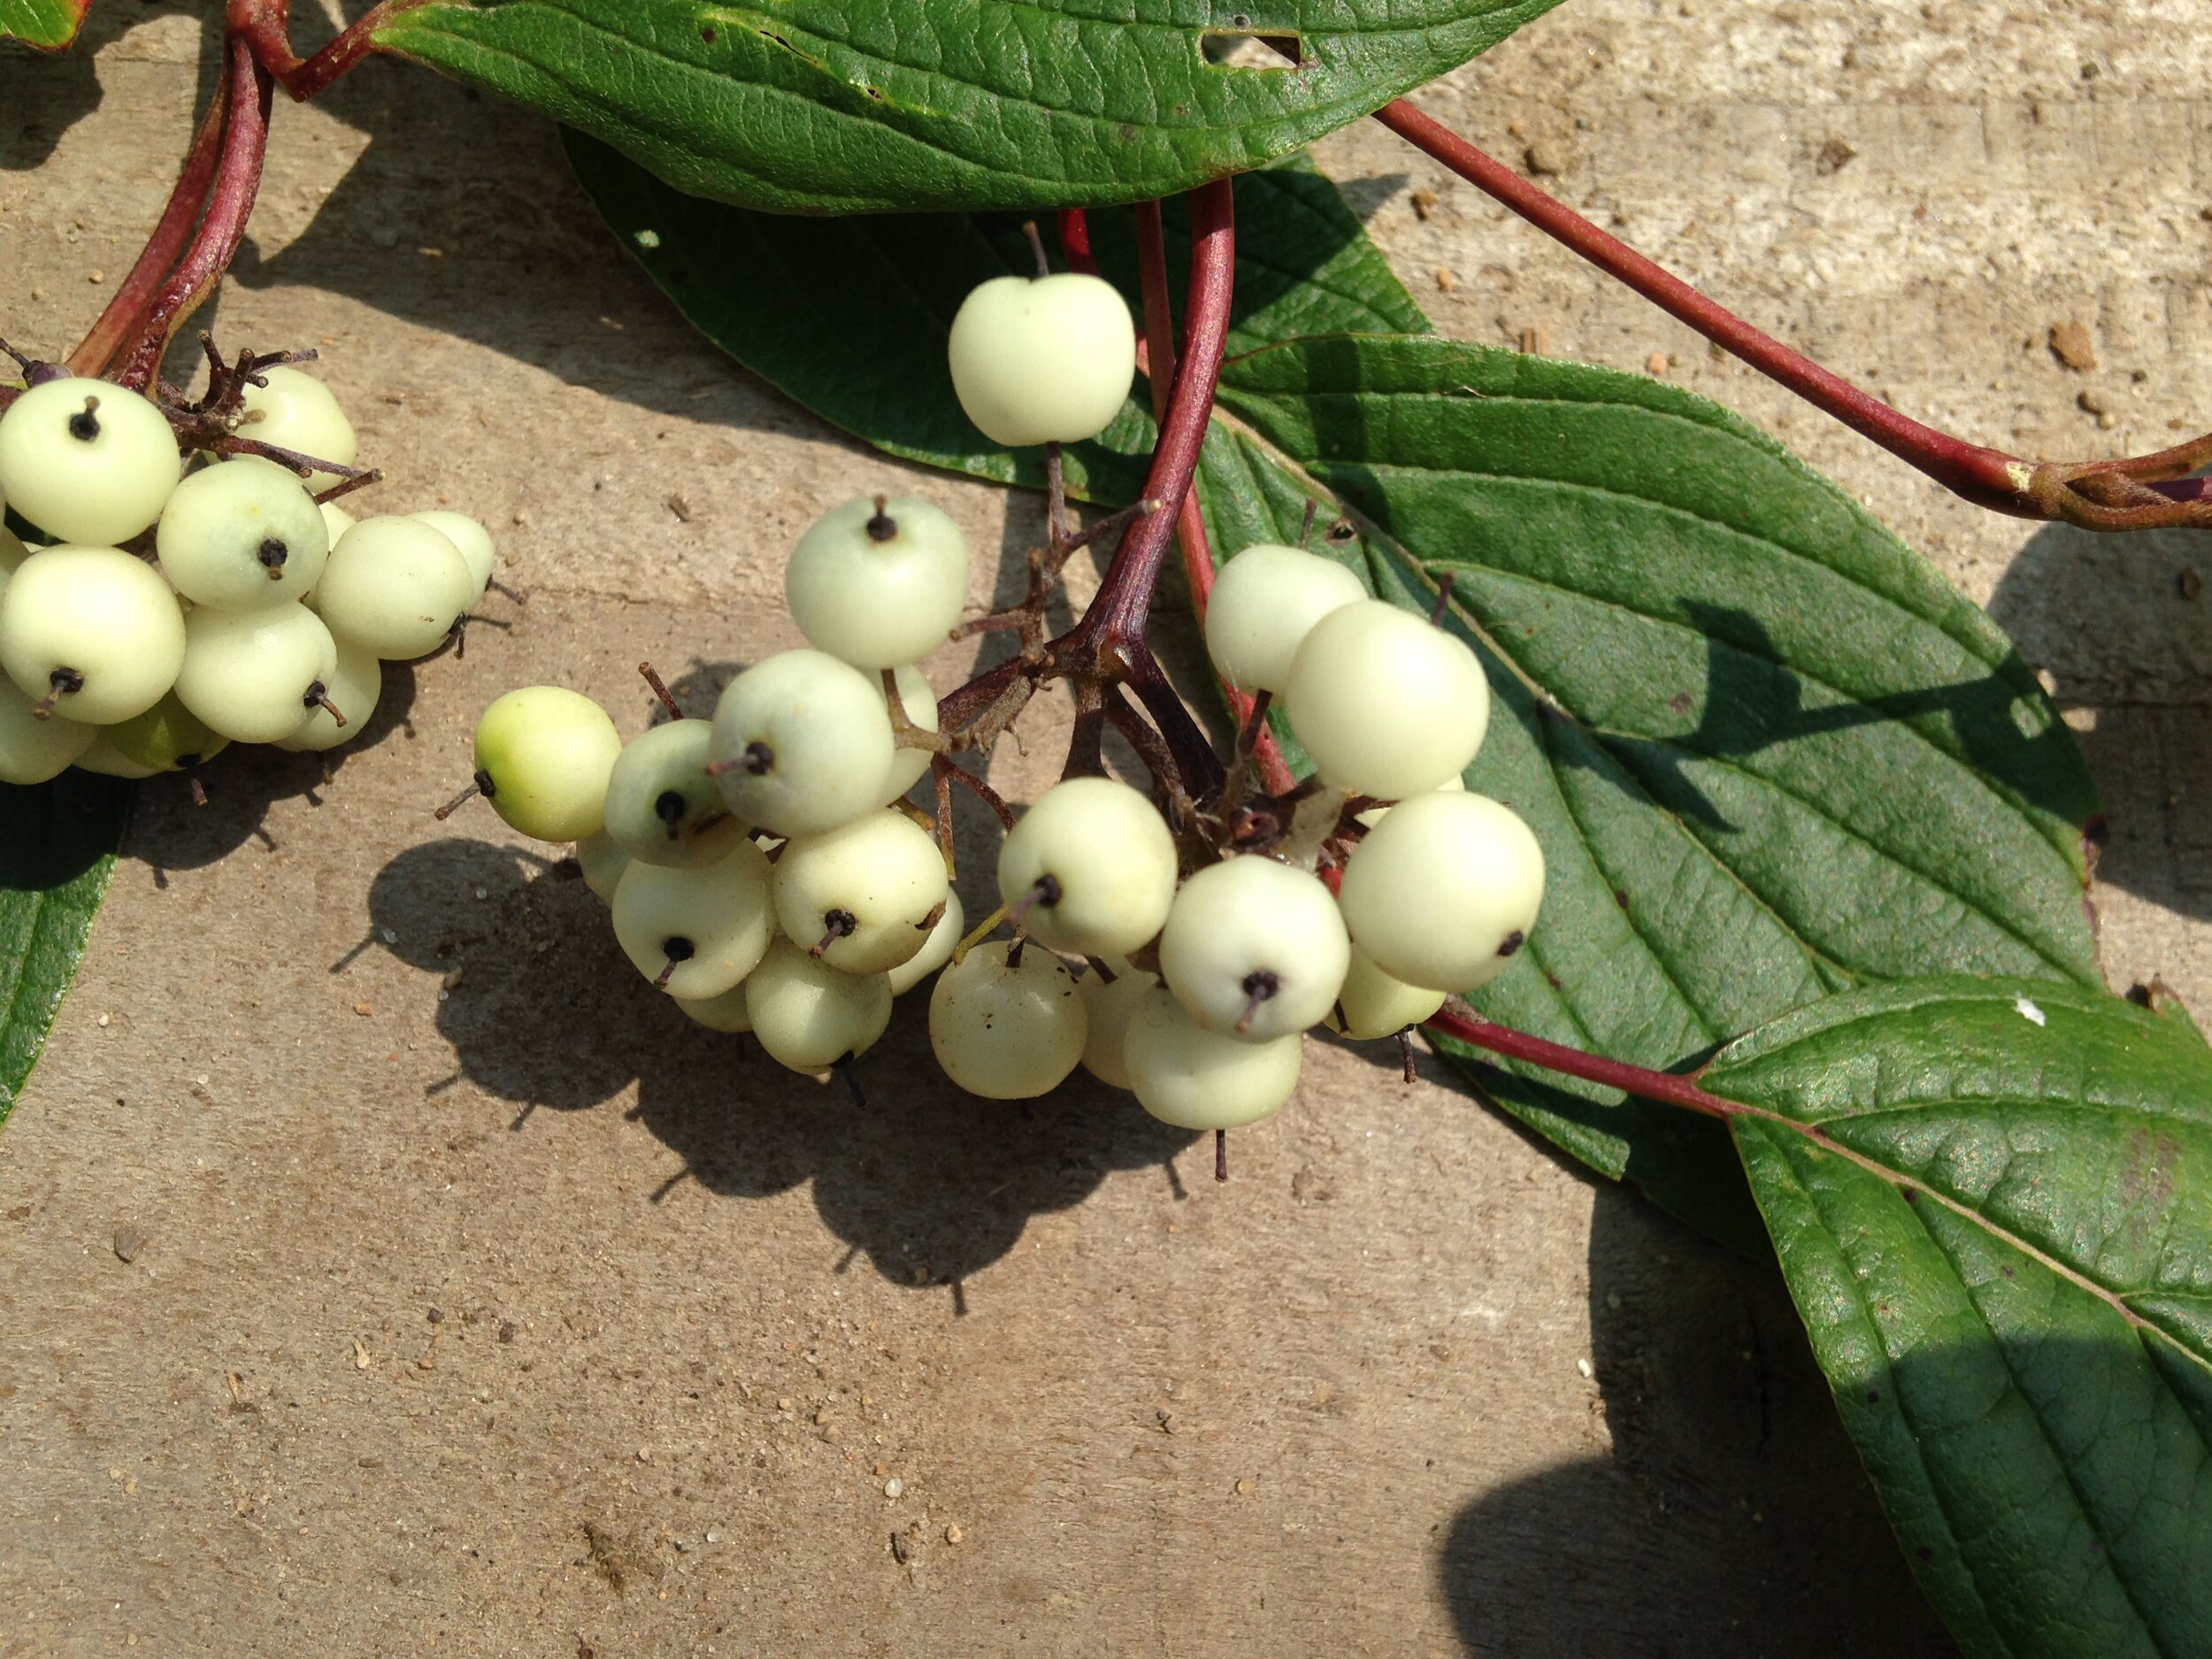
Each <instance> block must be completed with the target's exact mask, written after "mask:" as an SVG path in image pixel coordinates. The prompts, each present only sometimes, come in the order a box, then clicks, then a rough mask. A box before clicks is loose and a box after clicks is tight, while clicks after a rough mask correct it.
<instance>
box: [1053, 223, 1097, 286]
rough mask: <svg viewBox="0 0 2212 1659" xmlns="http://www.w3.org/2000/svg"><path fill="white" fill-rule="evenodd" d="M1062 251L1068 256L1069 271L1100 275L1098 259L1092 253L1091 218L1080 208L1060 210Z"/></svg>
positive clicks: (1086, 274)
mask: <svg viewBox="0 0 2212 1659" xmlns="http://www.w3.org/2000/svg"><path fill="white" fill-rule="evenodd" d="M1060 251H1061V252H1062V253H1064V254H1065V255H1066V256H1067V260H1068V269H1069V270H1071V271H1076V272H1079V273H1082V274H1083V275H1085V276H1096V275H1097V274H1098V257H1097V256H1096V255H1094V253H1092V252H1091V221H1090V216H1089V215H1088V214H1087V213H1085V212H1084V211H1083V210H1082V209H1081V208H1079V207H1064V208H1062V209H1061V210H1060Z"/></svg>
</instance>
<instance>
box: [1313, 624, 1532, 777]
mask: <svg viewBox="0 0 2212 1659" xmlns="http://www.w3.org/2000/svg"><path fill="white" fill-rule="evenodd" d="M1283 703H1284V707H1285V709H1286V710H1287V711H1288V713H1289V715H1290V724H1291V727H1292V729H1293V730H1294V731H1295V732H1296V733H1297V734H1298V741H1300V742H1302V743H1303V744H1304V745H1305V748H1306V752H1307V753H1308V754H1309V755H1311V756H1312V757H1313V760H1314V764H1315V765H1317V767H1319V768H1320V771H1321V775H1322V777H1323V778H1324V779H1325V780H1326V781H1327V782H1329V783H1330V784H1333V786H1335V787H1337V788H1339V789H1343V790H1346V791H1348V792H1349V793H1351V794H1354V795H1375V796H1378V797H1379V798H1380V799H1382V800H1385V801H1399V800H1402V799H1404V798H1405V797H1406V796H1408V795H1425V794H1427V793H1428V792H1429V791H1430V790H1432V789H1434V788H1436V787H1439V786H1440V785H1441V784H1442V783H1444V781H1445V780H1447V779H1448V778H1450V777H1452V776H1453V775H1454V774H1455V773H1457V772H1464V771H1466V770H1467V766H1468V763H1469V762H1471V761H1472V760H1473V759H1474V757H1475V751H1476V750H1477V749H1480V748H1481V747H1482V740H1483V734H1484V733H1486V731H1487V730H1488V729H1489V726H1490V684H1489V681H1488V680H1486V679H1485V678H1484V677H1483V672H1482V664H1480V663H1479V662H1478V661H1477V660H1476V658H1475V654H1474V653H1473V652H1472V651H1471V650H1469V649H1467V647H1466V646H1465V645H1464V644H1463V643H1462V642H1461V641H1458V640H1456V639H1455V638H1453V637H1452V635H1450V634H1447V633H1445V632H1444V630H1443V629H1441V628H1438V627H1433V626H1431V625H1430V624H1429V622H1428V621H1427V619H1426V618H1422V617H1417V616H1415V615H1414V614H1413V613H1412V612H1411V611H1401V610H1399V609H1398V607H1397V606H1395V605H1393V604H1390V603H1386V602H1385V601H1383V600H1380V599H1365V600H1362V601H1361V602H1360V603H1357V604H1351V605H1345V606H1343V607H1341V608H1340V609H1339V610H1335V611H1331V612H1329V614H1328V615H1326V616H1325V617H1323V618H1321V619H1320V620H1319V621H1318V622H1317V623H1315V624H1314V626H1313V627H1312V630H1311V631H1310V633H1308V634H1307V635H1306V637H1305V640H1304V641H1303V642H1302V644H1300V646H1299V647H1298V654H1297V655H1296V656H1295V657H1293V658H1292V659H1291V669H1290V679H1289V681H1288V683H1287V684H1286V686H1285V687H1284V688H1283Z"/></svg>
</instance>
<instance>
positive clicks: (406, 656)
mask: <svg viewBox="0 0 2212 1659" xmlns="http://www.w3.org/2000/svg"><path fill="white" fill-rule="evenodd" d="M474 603H476V583H475V580H474V579H473V578H472V577H471V576H470V574H469V567H468V561H467V560H466V559H465V558H463V557H461V549H458V548H457V547H455V546H454V545H453V541H452V539H451V538H450V537H449V536H448V535H446V534H445V533H444V532H442V531H441V530H437V529H434V528H433V527H432V526H429V525H426V524H425V523H423V522H422V520H420V519H419V518H400V517H397V516H396V515H394V514H383V515H380V516H379V517H377V518H364V519H362V520H361V521H360V523H358V524H357V525H355V526H353V528H352V529H350V530H349V531H347V532H346V533H345V534H343V535H342V536H340V537H339V538H338V545H337V546H336V547H334V548H333V549H330V562H329V563H328V564H327V565H325V566H324V567H323V576H322V580H321V581H319V582H318V583H317V584H316V585H315V609H316V610H317V611H319V612H320V613H321V615H322V618H323V620H324V621H325V622H326V623H328V624H329V625H330V631H331V632H332V633H333V634H337V635H338V636H339V637H340V638H342V639H348V640H351V641H354V642H355V643H356V644H357V645H363V646H365V647H367V648H368V649H370V650H372V651H374V652H375V653H376V654H377V655H378V656H379V657H382V658H384V659H385V661H387V662H406V661H411V659H413V658H415V657H426V656H428V655H429V654H430V653H431V652H432V651H434V650H436V649H438V647H439V646H441V645H442V644H444V643H445V640H446V636H447V635H448V634H451V633H452V632H453V625H454V624H455V623H457V622H458V621H459V620H460V619H461V618H462V617H463V616H465V614H467V611H468V608H469V607H470V606H471V605H472V604H474Z"/></svg>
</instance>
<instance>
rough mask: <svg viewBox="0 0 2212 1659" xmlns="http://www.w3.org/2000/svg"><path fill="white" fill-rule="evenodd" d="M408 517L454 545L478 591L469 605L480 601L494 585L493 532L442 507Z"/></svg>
mask: <svg viewBox="0 0 2212 1659" xmlns="http://www.w3.org/2000/svg"><path fill="white" fill-rule="evenodd" d="M407 516H408V517H409V518H412V519H413V520H414V521H415V522H416V523H417V524H426V525H428V526H430V527H431V528H432V529H433V530H435V531H436V532H437V533H438V534H440V535H442V536H443V537H445V539H446V540H447V541H450V542H452V543H453V546H454V549H455V550H456V551H457V552H458V553H459V554H460V556H461V562H462V563H463V564H465V565H467V566H468V567H469V582H470V585H471V586H472V587H473V588H475V590H476V592H475V596H474V598H472V599H471V600H470V602H469V603H472V604H473V603H475V602H476V600H477V599H481V598H482V597H483V596H484V590H485V589H486V588H488V587H490V586H491V582H492V571H493V570H494V568H495V565H497V562H498V553H497V550H496V549H495V548H494V547H493V546H492V533H491V532H490V531H489V530H487V529H486V528H485V527H484V526H483V524H482V522H481V521H480V520H479V519H475V518H470V517H469V516H468V514H466V513H465V512H449V511H446V510H445V509H443V508H442V507H434V508H432V509H430V510H429V511H427V512H411V513H409V514H408V515H407Z"/></svg>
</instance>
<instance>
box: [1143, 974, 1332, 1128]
mask: <svg viewBox="0 0 2212 1659" xmlns="http://www.w3.org/2000/svg"><path fill="white" fill-rule="evenodd" d="M1304 1045H1305V1039H1304V1038H1303V1037H1301V1036H1299V1035H1297V1034H1295V1033H1293V1034H1292V1035H1290V1036H1286V1037H1276V1038H1272V1039H1271V1040H1270V1041H1266V1042H1240V1041H1237V1039H1235V1038H1234V1037H1225V1036H1223V1035H1221V1034H1220V1033H1218V1032H1211V1031H1208V1030H1207V1029H1206V1028H1205V1027H1204V1026H1202V1025H1198V1024H1197V1023H1196V1022H1195V1021H1194V1020H1193V1019H1192V1018H1191V1017H1190V1016H1189V1015H1188V1014H1186V1013H1185V1012H1184V1011H1183V1006H1182V1004H1181V1003H1179V1002H1177V1001H1176V1000H1175V998H1174V997H1173V996H1171V995H1169V994H1168V992H1167V991H1166V990H1165V989H1159V990H1153V991H1148V992H1147V993H1146V994H1145V995H1144V998H1143V1000H1142V1001H1141V1002H1139V1003H1138V1004H1137V1007H1136V1011H1135V1012H1134V1013H1133V1015H1132V1016H1131V1018H1130V1021H1129V1035H1128V1037H1127V1038H1126V1039H1125V1041H1124V1043H1123V1045H1122V1062H1123V1064H1125V1066H1126V1067H1127V1068H1128V1072H1129V1087H1131V1088H1132V1089H1133V1090H1134V1091H1135V1094H1136V1096H1137V1102H1138V1103H1139V1104H1140V1105H1141V1106H1142V1107H1143V1108H1144V1109H1145V1110H1147V1111H1148V1112H1150V1113H1151V1114H1152V1115H1153V1116H1154V1117H1155V1118H1158V1119H1159V1120H1160V1121H1161V1122H1162V1123H1167V1124H1173V1125H1175V1126H1176V1127H1177V1128H1179V1129H1235V1128H1239V1127H1241V1126H1242V1125H1245V1124H1248V1123H1251V1122H1253V1121H1254V1120H1256V1119H1257V1118H1264V1117H1266V1116H1267V1115H1268V1113H1270V1112H1271V1111H1273V1110H1276V1109H1277V1108H1278V1107H1279V1106H1281V1105H1282V1103H1283V1102H1285V1101H1286V1100H1288V1099H1289V1098H1290V1097H1291V1095H1292V1094H1293V1093H1294V1091H1295V1090H1296V1089H1297V1087H1298V1071H1299V1067H1300V1065H1301V1064H1302V1061H1303V1057H1304Z"/></svg>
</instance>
